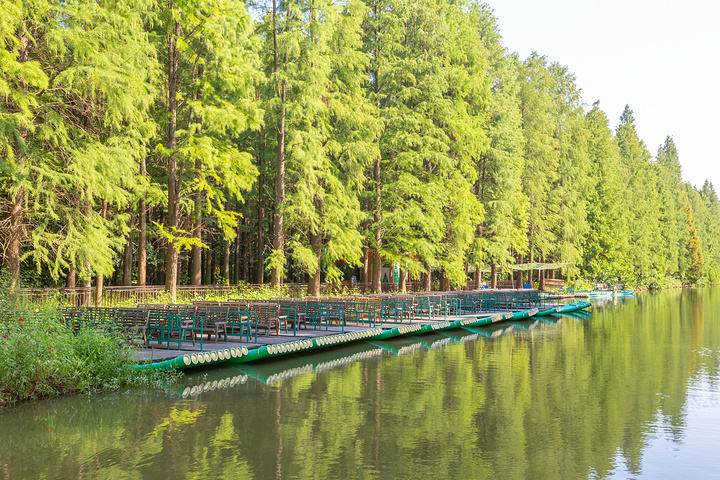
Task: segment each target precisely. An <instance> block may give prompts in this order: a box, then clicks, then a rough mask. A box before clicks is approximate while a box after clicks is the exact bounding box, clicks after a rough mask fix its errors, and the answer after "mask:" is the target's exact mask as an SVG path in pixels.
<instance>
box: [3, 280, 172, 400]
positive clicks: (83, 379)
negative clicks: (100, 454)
mask: <svg viewBox="0 0 720 480" xmlns="http://www.w3.org/2000/svg"><path fill="white" fill-rule="evenodd" d="M9 297H10V296H9V295H8V294H7V292H5V293H0V308H1V309H0V406H3V405H6V404H11V403H16V402H20V401H26V400H32V399H38V398H43V397H52V396H57V395H63V394H68V393H82V392H89V391H96V390H107V389H116V388H121V387H125V386H132V385H153V384H162V383H163V382H167V381H168V380H170V381H172V380H173V379H174V378H175V374H174V373H170V374H163V373H159V372H144V371H137V370H135V369H132V368H128V365H132V364H135V363H137V360H136V359H135V352H136V347H133V346H131V345H128V344H126V343H125V341H124V339H123V338H122V337H121V336H119V335H117V334H114V333H109V332H104V331H96V330H82V331H80V332H78V333H73V332H72V331H71V330H70V329H68V328H66V327H65V322H64V320H63V318H62V316H61V315H60V314H59V313H58V312H57V310H55V309H45V310H29V309H27V305H22V304H18V303H15V302H13V301H12V299H9Z"/></svg>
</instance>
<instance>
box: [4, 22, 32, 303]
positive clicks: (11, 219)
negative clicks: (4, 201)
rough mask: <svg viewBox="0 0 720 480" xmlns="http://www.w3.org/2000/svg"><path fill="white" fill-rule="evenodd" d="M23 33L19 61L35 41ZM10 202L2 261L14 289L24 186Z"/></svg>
mask: <svg viewBox="0 0 720 480" xmlns="http://www.w3.org/2000/svg"><path fill="white" fill-rule="evenodd" d="M22 31H23V34H22V36H21V37H20V55H19V56H18V62H20V63H25V62H27V61H28V60H29V58H30V48H31V46H32V45H33V43H32V42H31V41H30V37H29V36H28V35H27V33H25V32H26V30H25V29H23V30H22ZM20 85H21V87H22V88H23V89H25V90H27V88H28V86H27V83H25V81H23V80H21V82H20ZM18 134H19V136H20V138H21V139H22V140H23V141H24V140H25V138H26V137H27V129H26V128H25V127H20V128H18ZM21 143H23V142H21V141H17V142H16V144H15V146H14V149H15V158H16V162H17V167H18V169H19V170H22V163H23V157H22V151H21ZM8 202H9V204H10V208H9V213H8V216H7V227H8V229H9V230H8V232H9V233H8V236H7V241H6V242H7V244H6V245H5V249H4V250H5V251H4V252H3V253H4V256H3V262H2V270H3V272H4V274H5V275H6V276H7V277H8V279H9V281H10V283H9V284H8V288H9V289H10V290H14V289H15V288H17V287H18V286H19V283H20V254H21V246H22V235H23V228H22V226H23V213H24V210H25V189H24V188H23V187H20V188H18V191H17V193H16V194H15V196H14V197H13V196H12V195H10V196H9V198H8Z"/></svg>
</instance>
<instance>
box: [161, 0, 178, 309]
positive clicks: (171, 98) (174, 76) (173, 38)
mask: <svg viewBox="0 0 720 480" xmlns="http://www.w3.org/2000/svg"><path fill="white" fill-rule="evenodd" d="M173 9H174V2H173V0H171V1H170V10H171V11H172V10H173ZM171 21H172V20H171ZM179 37H180V22H179V21H175V25H174V28H173V33H172V34H170V35H168V114H169V120H168V125H167V129H166V135H165V147H166V148H167V149H168V150H169V151H170V158H169V159H168V217H167V220H168V221H167V229H168V231H169V232H170V233H171V234H175V230H176V229H177V226H178V214H179V212H178V210H179V209H180V198H179V196H180V185H181V183H182V178H181V176H179V175H178V164H177V158H176V157H175V152H174V151H173V150H175V148H176V147H177V141H176V139H175V132H176V130H177V93H178V85H177V81H178V60H179V49H178V47H177V39H178V38H179ZM177 274H178V250H177V247H176V246H175V242H174V241H172V240H170V241H168V245H167V255H166V260H165V290H166V291H167V292H168V295H169V297H170V301H171V302H175V300H176V299H177V276H178V275H177Z"/></svg>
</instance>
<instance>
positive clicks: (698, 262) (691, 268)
mask: <svg viewBox="0 0 720 480" xmlns="http://www.w3.org/2000/svg"><path fill="white" fill-rule="evenodd" d="M683 213H684V214H685V215H686V221H685V222H686V223H685V224H686V225H687V230H688V234H689V240H688V243H687V252H688V260H689V262H688V267H687V272H686V274H685V275H686V279H687V283H688V284H690V285H696V284H698V283H700V282H701V279H702V278H703V268H704V266H705V261H704V260H703V252H702V245H701V244H700V237H699V236H698V233H697V229H696V228H695V217H694V216H693V211H692V207H691V206H690V201H689V199H688V194H687V192H685V195H684V197H683Z"/></svg>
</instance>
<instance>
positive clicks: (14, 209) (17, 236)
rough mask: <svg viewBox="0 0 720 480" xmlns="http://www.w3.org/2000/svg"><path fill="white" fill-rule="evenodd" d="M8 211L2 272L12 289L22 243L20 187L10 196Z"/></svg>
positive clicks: (16, 280) (16, 283) (22, 197)
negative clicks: (6, 237) (6, 238)
mask: <svg viewBox="0 0 720 480" xmlns="http://www.w3.org/2000/svg"><path fill="white" fill-rule="evenodd" d="M10 204H11V207H10V213H9V215H8V216H7V223H8V228H9V230H8V232H9V233H8V241H7V247H6V249H5V258H4V261H3V272H4V273H5V275H6V276H7V277H8V279H9V280H10V284H9V285H8V287H9V288H10V290H14V289H15V288H16V287H18V286H19V282H20V247H21V243H22V231H23V228H22V220H23V210H24V205H25V189H24V188H22V187H20V188H19V189H18V192H17V193H16V194H15V197H14V198H13V197H12V196H11V197H10Z"/></svg>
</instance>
